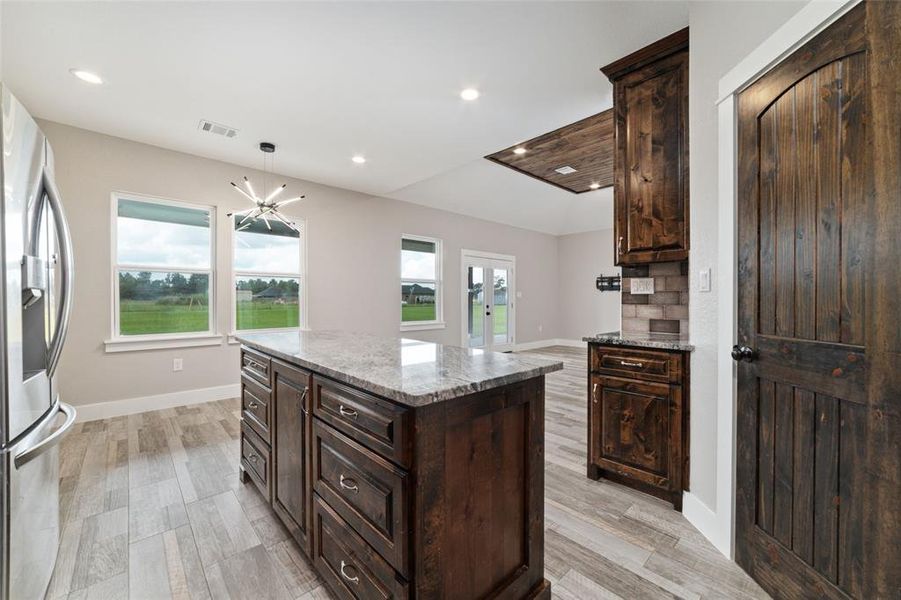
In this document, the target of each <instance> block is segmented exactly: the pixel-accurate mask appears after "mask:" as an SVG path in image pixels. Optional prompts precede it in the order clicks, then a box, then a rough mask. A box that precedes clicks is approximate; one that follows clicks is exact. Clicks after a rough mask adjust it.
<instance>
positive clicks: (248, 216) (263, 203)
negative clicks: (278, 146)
mask: <svg viewBox="0 0 901 600" xmlns="http://www.w3.org/2000/svg"><path fill="white" fill-rule="evenodd" d="M260 151H261V152H262V153H263V177H264V181H263V195H262V196H257V194H256V192H255V191H254V189H253V186H252V185H251V184H250V180H249V179H247V177H246V176H245V177H244V188H246V189H244V188H241V187H240V186H238V185H237V184H236V183H235V182H234V181H232V182H231V184H232V187H234V188H235V189H236V190H238V192H240V193H241V194H242V195H243V196H244V197H245V198H247V199H248V200H250V201H251V202H252V203H253V208H248V209H246V210H239V211H235V212H231V213H228V216H229V217H232V216H233V215H234V216H240V217H243V218H242V219H241V220H240V221H239V222H238V224H237V227H236V230H237V231H241V230H242V229H247V228H248V227H250V226H251V225H252V224H253V223H254V222H255V221H256V220H257V219H262V220H263V223H265V224H266V228H267V229H269V231H272V223H270V221H269V219H270V218H274V219H277V220H278V221H281V222H282V223H283V224H284V225H286V226H287V227H289V228H290V229H292V230H293V231H298V232H299V231H300V230H299V229H298V228H297V225H295V224H294V222H293V221H291V220H290V219H287V218H285V217H284V215H282V214H281V213H280V212H279V209H280V208H282V207H283V206H286V205H288V204H291V203H292V202H297V201H298V200H302V199H304V198H305V197H306V196H296V197H294V198H288V199H287V200H276V197H277V196H278V195H279V194H281V193H282V191H284V189H285V188H286V187H288V184H287V183H283V184H282V185H281V186H279V187H276V188H275V189H273V190H272V191H271V192H269V193H268V194H267V193H266V192H267V190H266V187H267V185H266V184H267V182H268V180H269V171H268V170H267V168H266V158H267V157H269V166H270V170H271V166H272V159H271V156H272V154H273V153H274V152H275V144H270V143H269V142H261V143H260Z"/></svg>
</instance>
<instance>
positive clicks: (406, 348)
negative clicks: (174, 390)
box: [239, 331, 563, 599]
mask: <svg viewBox="0 0 901 600" xmlns="http://www.w3.org/2000/svg"><path fill="white" fill-rule="evenodd" d="M239 340H240V342H241V344H242V347H241V391H242V393H241V396H242V400H241V407H242V410H241V415H242V421H241V477H242V481H244V482H245V483H247V482H253V483H254V484H255V485H256V486H257V487H258V488H259V490H260V492H261V493H262V494H263V495H264V496H265V497H266V499H267V500H268V501H269V502H270V503H271V505H272V507H273V509H274V511H275V512H276V514H277V515H278V516H279V517H280V518H281V520H282V521H283V522H284V523H285V525H286V526H287V528H288V530H289V531H290V532H291V534H292V536H293V537H294V539H295V540H296V541H297V543H298V544H299V545H300V547H301V549H302V550H303V551H304V552H305V553H306V554H307V556H308V557H309V559H310V560H311V562H312V564H313V566H314V567H315V569H316V571H317V572H318V574H319V575H320V576H321V577H322V578H323V579H324V580H325V581H326V582H327V583H328V584H329V586H330V588H331V589H332V591H333V592H334V593H335V594H336V595H337V596H338V597H341V598H407V597H415V598H447V599H451V598H453V599H458V598H459V599H465V598H484V597H487V596H491V597H501V598H511V599H513V598H550V584H549V583H548V581H547V580H545V579H544V376H545V374H546V373H549V372H552V371H557V370H560V369H562V368H563V365H562V363H559V362H552V361H548V360H544V359H538V358H532V357H525V356H521V355H516V354H501V353H494V352H484V351H481V350H470V349H464V348H458V347H454V346H444V345H441V344H433V343H428V342H421V341H416V340H408V339H395V338H381V337H375V336H370V335H363V334H355V333H345V332H334V331H326V332H310V331H304V332H280V333H253V334H243V335H240V336H239Z"/></svg>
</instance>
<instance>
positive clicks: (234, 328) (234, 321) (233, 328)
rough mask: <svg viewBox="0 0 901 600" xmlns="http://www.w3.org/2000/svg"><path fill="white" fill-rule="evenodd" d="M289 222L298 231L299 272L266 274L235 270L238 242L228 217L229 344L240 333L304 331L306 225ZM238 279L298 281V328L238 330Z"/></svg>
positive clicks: (299, 220) (232, 218)
mask: <svg viewBox="0 0 901 600" xmlns="http://www.w3.org/2000/svg"><path fill="white" fill-rule="evenodd" d="M291 221H292V222H293V223H294V224H295V225H297V227H298V228H299V229H300V243H299V244H298V245H299V248H298V251H299V252H300V271H299V272H297V273H268V272H264V271H244V270H240V269H236V268H235V247H236V244H237V242H238V236H237V233H238V232H237V230H236V229H235V222H234V217H229V221H228V226H229V229H230V231H231V233H230V234H229V238H230V239H231V246H230V250H231V252H230V256H229V265H228V268H229V272H230V273H231V281H230V287H231V291H230V292H229V295H230V296H231V304H230V306H231V321H230V323H231V325H230V326H229V327H230V332H229V334H228V340H229V343H233V344H236V343H238V341H237V339H236V336H238V335H241V334H242V333H263V332H279V331H306V330H307V329H308V326H307V287H308V286H307V223H306V220H305V219H295V218H292V219H291ZM238 277H260V278H266V277H269V278H273V277H274V278H276V279H299V280H300V296H299V297H298V299H297V301H298V302H299V303H300V307H299V310H300V315H299V317H298V321H297V322H298V327H268V328H264V329H238V292H237V290H236V289H235V280H236V279H237V278H238Z"/></svg>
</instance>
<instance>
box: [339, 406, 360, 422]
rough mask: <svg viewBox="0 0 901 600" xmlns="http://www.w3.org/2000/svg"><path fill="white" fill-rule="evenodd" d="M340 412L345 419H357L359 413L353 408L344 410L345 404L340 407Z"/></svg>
mask: <svg viewBox="0 0 901 600" xmlns="http://www.w3.org/2000/svg"><path fill="white" fill-rule="evenodd" d="M338 412H339V413H341V414H342V415H343V416H345V417H350V418H351V419H356V418H357V411H355V410H354V409H352V408H344V405H343V404H341V405H339V406H338Z"/></svg>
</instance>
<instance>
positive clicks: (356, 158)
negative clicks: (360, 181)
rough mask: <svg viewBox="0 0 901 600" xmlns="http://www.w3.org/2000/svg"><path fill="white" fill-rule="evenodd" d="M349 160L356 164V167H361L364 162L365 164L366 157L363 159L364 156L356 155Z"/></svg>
mask: <svg viewBox="0 0 901 600" xmlns="http://www.w3.org/2000/svg"><path fill="white" fill-rule="evenodd" d="M350 160H352V161H354V162H355V163H357V164H358V165H362V164H363V163H364V162H366V157H365V156H360V155H359V154H357V155H356V156H354V157H353V158H352V159H350Z"/></svg>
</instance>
